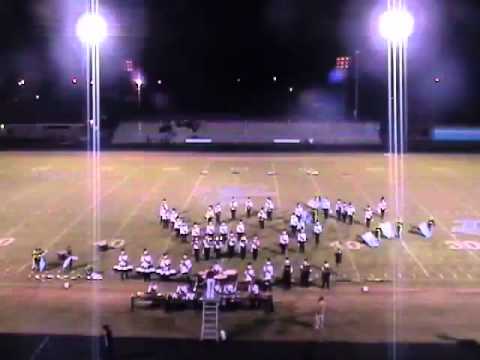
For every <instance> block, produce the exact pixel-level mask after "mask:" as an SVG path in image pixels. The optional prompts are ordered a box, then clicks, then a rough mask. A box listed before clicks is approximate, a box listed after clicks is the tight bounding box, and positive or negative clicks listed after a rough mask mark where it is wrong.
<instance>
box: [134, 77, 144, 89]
mask: <svg viewBox="0 0 480 360" xmlns="http://www.w3.org/2000/svg"><path fill="white" fill-rule="evenodd" d="M134 82H135V84H136V85H137V87H138V88H139V87H140V86H142V85H143V80H142V79H141V78H136V79H135V80H134Z"/></svg>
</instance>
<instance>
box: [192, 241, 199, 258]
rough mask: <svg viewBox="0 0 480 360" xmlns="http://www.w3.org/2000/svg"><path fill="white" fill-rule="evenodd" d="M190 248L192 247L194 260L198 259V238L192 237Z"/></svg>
mask: <svg viewBox="0 0 480 360" xmlns="http://www.w3.org/2000/svg"><path fill="white" fill-rule="evenodd" d="M192 249H193V255H194V257H195V262H199V261H200V240H199V239H198V237H197V238H194V240H192Z"/></svg>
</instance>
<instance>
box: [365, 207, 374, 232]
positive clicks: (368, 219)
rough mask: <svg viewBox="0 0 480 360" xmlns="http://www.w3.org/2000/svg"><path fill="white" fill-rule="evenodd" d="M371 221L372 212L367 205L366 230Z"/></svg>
mask: <svg viewBox="0 0 480 360" xmlns="http://www.w3.org/2000/svg"><path fill="white" fill-rule="evenodd" d="M372 219H373V210H372V208H371V207H370V205H367V207H366V208H365V226H366V227H367V228H368V229H370V224H371V222H372Z"/></svg>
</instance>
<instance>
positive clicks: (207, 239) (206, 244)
mask: <svg viewBox="0 0 480 360" xmlns="http://www.w3.org/2000/svg"><path fill="white" fill-rule="evenodd" d="M210 248H211V243H210V236H208V235H207V236H205V238H204V239H203V256H204V257H205V260H207V261H208V260H210Z"/></svg>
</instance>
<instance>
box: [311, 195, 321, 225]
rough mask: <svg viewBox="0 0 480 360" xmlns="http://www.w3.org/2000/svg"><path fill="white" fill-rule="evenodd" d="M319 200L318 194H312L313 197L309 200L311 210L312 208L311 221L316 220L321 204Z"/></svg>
mask: <svg viewBox="0 0 480 360" xmlns="http://www.w3.org/2000/svg"><path fill="white" fill-rule="evenodd" d="M320 201H321V198H320V196H314V197H313V199H312V200H311V201H310V202H309V205H310V207H311V210H312V219H313V221H317V217H318V209H319V208H320V204H321V202H320Z"/></svg>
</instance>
